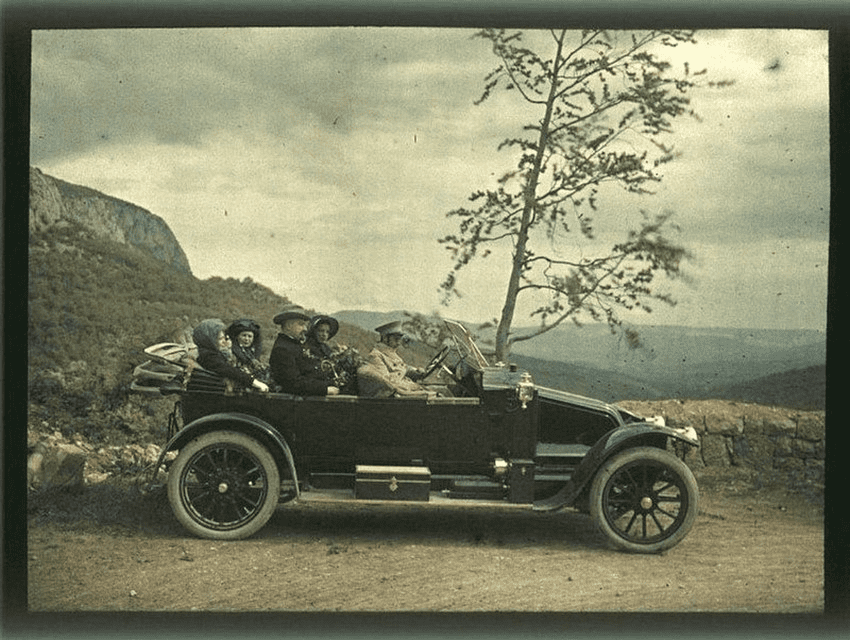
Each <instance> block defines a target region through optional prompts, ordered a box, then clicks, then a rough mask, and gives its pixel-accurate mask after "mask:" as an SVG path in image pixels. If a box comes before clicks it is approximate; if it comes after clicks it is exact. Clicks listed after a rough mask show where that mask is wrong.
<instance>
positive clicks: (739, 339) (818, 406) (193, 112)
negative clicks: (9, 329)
mask: <svg viewBox="0 0 850 640" xmlns="http://www.w3.org/2000/svg"><path fill="white" fill-rule="evenodd" d="M829 40H830V34H829V33H828V32H827V31H826V30H819V29H790V28H789V29H780V28H746V29H744V28H728V29H716V28H712V29H702V30H700V29H697V30H690V29H672V28H671V29H666V28H659V29H656V30H625V29H620V28H618V29H593V28H585V29H582V28H580V27H576V28H567V29H561V28H553V29H548V28H536V27H535V28H508V27H505V28H501V27H499V28H491V27H488V26H486V25H485V26H482V27H463V28H460V27H430V26H365V25H364V26H315V27H314V26H285V27H284V26H282V27H278V26H239V27H236V26H234V27H205V28H197V27H172V28H157V27H145V28H131V27H125V28H89V29H78V28H69V29H62V28H44V29H35V30H33V31H32V34H31V45H30V46H31V57H30V61H29V66H30V106H29V145H30V146H29V166H28V170H29V197H28V203H29V218H28V231H29V236H28V238H29V242H28V258H29V261H28V274H27V275H28V282H29V285H28V299H27V314H28V321H29V324H28V341H27V359H28V362H27V367H28V370H27V378H26V380H27V383H26V384H27V404H26V410H27V456H26V474H27V477H26V494H27V498H26V509H27V518H26V545H27V561H26V567H27V584H26V587H25V588H26V598H27V603H28V604H27V606H28V611H29V612H32V613H66V612H85V613H92V612H99V613H100V612H108V613H110V614H115V613H116V612H118V613H123V612H146V613H149V612H168V613H172V612H202V613H210V612H216V613H221V612H229V613H232V612H299V613H304V612H306V613H328V612H349V613H354V612H356V613H399V612H404V613H410V612H420V613H463V614H469V613H506V612H511V613H513V612H516V613H649V612H651V613H674V614H690V613H719V614H729V613H733V614H741V613H745V614H815V615H821V614H823V613H824V611H825V586H824V583H825V575H824V553H825V545H824V529H825V526H824V509H825V499H824V495H825V487H826V471H825V459H826V451H825V446H826V443H825V421H826V413H825V411H826V357H827V356H826V344H827V299H828V270H829V261H830V255H829V250H830V188H831V184H830V181H831V173H830V73H829V71H830V68H829V62H830V59H829V57H830V47H829Z"/></svg>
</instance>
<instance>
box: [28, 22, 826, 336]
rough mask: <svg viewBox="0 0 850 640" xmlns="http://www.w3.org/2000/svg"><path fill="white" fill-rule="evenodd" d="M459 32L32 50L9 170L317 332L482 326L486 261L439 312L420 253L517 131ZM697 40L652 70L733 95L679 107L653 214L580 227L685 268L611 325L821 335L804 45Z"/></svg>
mask: <svg viewBox="0 0 850 640" xmlns="http://www.w3.org/2000/svg"><path fill="white" fill-rule="evenodd" d="M472 33H473V31H471V30H462V29H426V28H387V27H374V28H367V27H340V28H328V27H323V28H255V29H249V28H226V29H224V28H223V29H145V30H132V29H128V30H63V31H53V30H46V31H36V32H34V33H33V39H32V93H31V149H30V154H31V157H30V163H31V164H32V165H33V166H36V167H38V168H40V169H41V170H42V171H43V172H45V173H47V174H49V175H52V176H55V177H57V178H61V179H63V180H67V181H69V182H74V183H78V184H83V185H86V186H88V187H91V188H94V189H97V190H99V191H102V192H104V193H106V194H109V195H111V196H115V197H118V198H121V199H123V200H127V201H130V202H132V203H134V204H137V205H139V206H141V207H144V208H146V209H148V210H150V211H151V212H152V213H154V214H156V215H158V216H160V217H161V218H163V219H164V220H165V221H166V222H167V223H168V225H169V226H170V227H171V229H172V231H173V232H174V233H175V235H176V236H177V239H178V241H179V242H180V244H181V245H182V246H183V249H184V250H185V251H186V254H187V256H188V258H189V262H190V265H191V267H192V270H193V272H194V274H195V275H196V276H198V277H200V278H207V277H210V276H214V275H218V276H224V277H238V278H243V277H250V278H252V279H253V280H255V281H258V282H260V283H262V284H265V285H267V286H269V287H270V288H272V289H273V290H275V291H277V292H278V293H280V294H284V295H287V296H289V297H290V298H291V299H292V300H294V301H296V302H298V303H301V304H303V305H305V306H308V307H311V308H315V309H317V310H321V311H325V312H334V311H337V310H341V309H368V310H377V311H389V310H397V309H407V310H411V311H419V312H423V313H428V312H431V311H434V310H439V311H440V312H441V313H442V315H444V316H447V317H455V318H460V319H463V320H469V321H480V320H486V319H490V318H493V317H495V316H497V315H498V314H499V311H500V309H501V305H502V302H503V296H504V288H505V284H506V279H507V271H508V265H507V262H506V256H507V254H506V253H499V252H497V253H496V254H495V255H494V256H493V257H491V258H489V259H488V260H487V261H484V262H481V263H479V264H478V265H476V266H475V267H474V268H471V269H470V270H469V271H468V272H462V275H461V279H460V282H459V287H460V289H461V290H462V291H463V292H464V294H465V295H464V296H463V298H461V299H460V300H455V301H454V302H452V304H451V305H450V306H449V307H441V306H440V299H441V296H440V292H439V291H438V287H439V284H440V282H441V281H442V279H443V277H444V276H445V274H446V273H447V272H448V270H449V269H450V268H451V260H450V256H449V255H448V252H447V251H446V250H445V249H444V248H443V247H442V246H441V245H439V244H438V242H437V239H438V238H439V237H441V236H443V235H445V234H446V233H450V232H452V231H453V230H454V226H453V224H454V223H453V222H452V220H450V219H447V218H446V215H445V214H446V213H447V212H448V211H450V210H451V209H454V208H457V207H460V206H464V205H465V204H467V198H468V196H469V194H470V193H471V192H473V191H474V190H477V189H480V188H486V187H490V186H492V185H493V181H494V179H495V177H497V176H499V175H500V174H501V173H503V172H505V171H506V170H508V169H510V168H511V165H512V162H511V158H510V157H508V156H507V155H506V154H505V153H498V152H497V151H496V146H497V145H498V143H499V142H500V141H501V140H502V139H503V138H505V137H507V136H511V135H515V134H517V133H518V132H519V128H520V127H521V126H522V125H523V124H525V122H526V121H527V120H528V117H527V115H526V114H527V112H524V111H523V110H522V109H521V108H520V105H518V104H517V103H516V102H513V101H512V99H511V96H510V95H509V94H505V95H504V96H501V95H500V96H499V97H497V98H496V99H494V100H489V101H487V102H485V103H483V104H482V105H480V106H475V105H474V104H473V101H474V100H476V99H477V98H478V97H479V96H480V93H481V89H482V87H483V78H484V76H485V75H486V74H487V73H488V72H489V71H490V70H491V69H492V68H493V67H494V66H495V58H494V57H493V55H492V53H491V52H490V49H489V48H488V46H487V44H486V43H485V42H484V41H482V40H479V39H474V38H471V37H470V36H471V35H472ZM540 36H541V34H539V33H537V34H530V36H529V37H540ZM697 38H698V40H699V43H698V44H697V45H694V46H688V47H680V48H678V49H677V50H676V51H675V55H674V56H668V57H669V58H670V59H671V61H673V62H674V63H675V64H676V65H681V64H682V63H683V62H684V61H688V62H689V63H690V65H691V68H692V69H698V68H702V67H706V68H708V70H709V74H710V76H711V78H714V79H734V80H735V81H736V84H735V85H734V86H732V87H731V88H727V89H723V90H708V89H706V90H700V91H697V92H694V93H693V94H692V106H693V107H694V109H695V110H696V111H697V112H698V113H699V114H700V116H701V118H702V119H701V122H696V121H694V120H686V119H679V120H677V122H676V124H675V136H674V137H673V138H672V139H671V141H672V142H673V143H674V144H675V146H676V148H677V149H678V150H679V151H681V156H680V157H679V159H678V160H677V161H676V162H674V163H671V164H668V165H665V168H664V180H663V182H662V183H661V185H659V186H658V187H657V189H656V193H655V195H652V196H645V197H642V198H640V199H635V198H633V197H632V198H628V197H626V196H624V195H622V194H620V193H616V192H611V193H609V192H606V194H605V197H604V198H603V199H602V200H601V201H600V211H599V213H598V214H597V215H596V218H595V221H596V223H597V227H598V229H599V231H600V238H602V239H606V240H614V239H616V238H617V237H619V236H618V235H617V234H619V233H622V224H623V220H624V219H626V220H627V219H629V218H630V217H632V216H634V215H636V212H637V211H638V210H639V209H645V210H647V211H648V212H650V213H659V212H662V211H665V210H672V211H673V212H674V213H675V220H676V222H677V223H678V224H679V226H680V227H681V228H682V233H681V235H680V236H679V237H678V240H679V241H680V242H682V243H683V244H685V245H686V246H687V247H688V248H689V249H690V250H691V251H692V252H693V254H694V255H695V257H696V259H695V260H694V261H693V262H691V263H688V264H687V270H688V273H689V275H690V276H691V281H690V283H689V284H687V285H684V284H681V283H677V284H675V285H670V287H669V290H670V291H671V292H672V293H673V294H674V296H675V297H676V298H677V299H678V300H679V304H678V305H677V306H676V307H675V308H667V307H663V306H657V307H656V309H655V312H654V313H653V314H652V315H649V316H646V315H638V316H629V317H627V319H631V320H633V321H636V322H643V323H652V324H684V325H692V326H732V327H764V328H807V329H818V330H825V328H826V296H827V262H828V240H829V98H828V51H827V33H826V32H825V31H802V30H799V31H797V30H758V31H703V32H699V33H698V35H697ZM544 41H545V39H544ZM565 242H566V244H565V245H564V246H562V247H559V248H560V249H562V250H564V251H572V252H586V251H591V250H593V247H589V246H585V245H582V244H581V242H580V241H579V240H578V239H569V238H568V239H566V240H565ZM515 324H523V320H522V319H521V318H519V317H518V318H517V320H516V321H515Z"/></svg>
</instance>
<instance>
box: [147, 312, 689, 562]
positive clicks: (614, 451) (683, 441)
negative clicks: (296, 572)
mask: <svg viewBox="0 0 850 640" xmlns="http://www.w3.org/2000/svg"><path fill="white" fill-rule="evenodd" d="M445 322H446V327H447V328H448V330H449V332H450V334H451V336H452V338H451V342H452V344H451V345H446V347H444V348H443V349H442V350H441V351H440V352H439V353H438V354H437V355H436V356H435V357H434V359H433V360H432V361H431V363H430V364H429V366H428V367H427V368H426V370H428V371H429V373H433V372H434V371H436V370H438V369H440V370H442V371H443V372H444V373H445V372H448V374H449V375H450V381H451V383H452V385H453V387H452V388H453V390H454V395H452V396H451V397H444V396H440V395H438V394H437V393H431V394H429V395H428V397H412V398H411V397H391V398H366V397H357V396H327V397H299V396H293V395H289V394H282V393H266V394H262V393H259V392H256V391H238V392H232V391H231V392H228V391H227V389H226V386H225V385H224V383H223V381H222V380H221V379H220V378H217V377H216V376H214V375H212V374H210V373H209V372H206V371H204V370H203V369H201V368H200V367H197V366H193V365H191V364H190V365H189V366H185V362H186V358H185V350H183V353H180V349H179V348H177V347H176V346H175V345H155V346H154V347H151V348H149V349H148V350H146V351H147V352H148V353H149V354H151V355H152V356H154V359H155V360H156V362H153V361H151V362H148V363H145V365H143V366H141V367H140V368H139V369H137V379H139V378H143V377H144V376H145V375H146V374H149V375H150V376H152V377H153V378H155V379H156V380H158V381H159V382H156V383H151V382H150V380H151V377H149V378H148V382H147V383H146V384H147V387H145V385H144V384H141V385H137V387H136V388H137V389H144V388H152V387H156V388H159V387H161V389H160V391H161V392H162V393H169V392H175V393H179V395H180V401H179V402H178V403H177V405H176V407H175V412H174V414H173V416H172V419H173V420H172V421H173V423H174V424H179V423H181V422H182V424H183V426H182V427H181V428H179V429H174V430H173V431H174V433H172V434H171V435H170V438H169V441H168V442H167V444H166V445H165V447H164V448H163V455H162V456H161V458H160V462H159V463H158V464H157V468H159V466H160V464H162V463H164V461H165V460H166V456H167V454H168V452H171V451H176V452H178V453H177V455H176V458H174V460H173V463H172V464H171V465H170V467H169V470H168V482H167V484H168V495H169V501H170V503H171V506H172V509H173V510H174V513H175V515H176V517H177V519H178V520H179V521H180V522H181V523H182V524H183V525H184V526H185V527H186V528H187V530H189V531H190V532H192V533H193V534H196V535H198V536H201V537H206V538H212V539H238V538H243V537H246V536H249V535H252V534H253V533H255V532H256V531H258V530H259V529H260V528H261V527H262V526H263V525H264V524H265V523H266V521H267V520H268V519H269V517H270V516H271V514H272V513H273V512H274V510H275V509H276V508H277V506H278V504H279V503H281V502H293V503H294V504H298V503H299V502H304V501H310V500H314V499H324V500H343V501H344V500H366V501H371V502H375V501H380V502H383V503H386V504H394V503H405V502H411V501H413V502H419V503H422V504H427V505H449V504H450V505H453V506H462V505H464V504H468V505H472V504H475V505H476V506H482V505H483V506H492V507H494V508H520V509H530V510H535V511H553V510H557V509H564V508H573V509H578V510H579V511H582V512H585V513H589V514H590V515H591V516H592V517H593V518H594V520H595V521H596V523H597V525H598V527H599V529H600V530H601V531H602V532H603V533H604V534H605V535H606V536H607V537H608V538H609V539H610V540H611V541H612V542H613V543H614V544H615V545H616V546H617V547H619V548H621V549H624V550H628V551H632V552H638V553H657V552H660V551H664V550H666V549H669V548H671V547H672V546H674V545H676V544H677V543H678V542H680V541H681V540H682V538H684V537H685V535H686V534H687V532H688V531H689V530H690V528H691V527H692V525H693V522H694V519H695V517H696V514H697V510H698V489H697V485H696V481H695V480H694V477H693V474H692V473H691V471H690V469H689V468H688V467H687V465H686V464H685V463H684V462H683V460H684V457H685V455H686V453H687V451H689V450H690V449H691V448H693V447H698V446H699V440H698V439H697V436H696V433H695V431H694V430H693V429H676V428H671V427H668V426H666V425H665V424H664V421H663V420H662V419H660V418H652V419H645V418H641V417H639V416H636V415H634V414H632V413H630V412H628V411H625V410H623V409H621V408H619V407H617V406H616V405H611V404H608V403H605V402H601V401H598V400H594V399H591V398H585V397H582V396H578V395H574V394H570V393H566V392H563V391H558V390H555V389H549V388H545V387H537V386H535V385H534V382H533V379H532V377H531V375H530V374H529V373H528V372H524V371H519V370H516V368H515V367H511V366H504V365H499V366H491V365H489V364H488V362H487V360H486V358H485V357H484V356H483V355H482V353H481V351H480V350H479V349H478V347H477V345H476V344H475V342H474V340H473V339H472V336H471V335H470V333H469V332H468V331H467V330H466V329H465V328H464V327H463V326H462V325H461V324H459V323H456V322H452V321H445ZM450 351H451V352H452V353H454V355H455V358H454V362H453V364H452V366H450V367H447V366H445V364H444V362H443V361H444V360H446V358H447V356H448V355H449V353H450ZM175 354H179V356H175ZM181 360H182V362H179V361H181ZM175 374H177V375H175ZM181 377H182V384H175V382H176V381H177V380H179V379H180V378H181ZM172 379H174V380H172ZM426 387H427V384H426ZM434 388H437V387H436V386H435V387H434ZM171 455H172V456H173V455H174V454H171Z"/></svg>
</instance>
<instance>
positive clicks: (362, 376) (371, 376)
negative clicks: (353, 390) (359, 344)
mask: <svg viewBox="0 0 850 640" xmlns="http://www.w3.org/2000/svg"><path fill="white" fill-rule="evenodd" d="M375 331H377V332H378V334H379V335H380V336H381V339H380V342H378V344H376V345H375V347H374V348H373V349H372V351H371V352H370V353H369V355H368V357H367V358H366V364H364V365H363V366H361V367H360V368H359V369H358V370H357V378H358V380H359V385H360V395H361V396H367V397H371V398H389V397H392V396H394V395H399V396H427V395H428V394H429V393H433V392H429V391H428V390H427V389H426V388H425V387H423V386H422V385H420V384H418V382H417V381H418V380H421V379H422V378H424V377H425V372H424V371H423V370H422V369H420V368H417V367H411V366H410V365H408V364H407V363H406V362H405V361H404V359H403V358H402V357H401V356H400V355H399V354H398V352H397V351H396V350H397V349H398V347H399V345H400V344H401V343H402V340H403V339H404V331H402V328H401V322H400V321H395V322H390V323H387V324H384V325H381V326H380V327H378V328H376V329H375Z"/></svg>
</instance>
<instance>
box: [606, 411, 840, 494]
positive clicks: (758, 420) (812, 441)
mask: <svg viewBox="0 0 850 640" xmlns="http://www.w3.org/2000/svg"><path fill="white" fill-rule="evenodd" d="M618 404H619V405H620V406H621V407H623V408H624V409H627V410H629V411H633V412H635V413H638V414H640V415H644V416H651V415H661V416H664V418H665V420H666V421H667V424H668V425H669V426H672V427H688V426H690V427H693V428H694V429H696V431H697V434H698V435H699V437H700V442H701V446H700V449H699V451H696V452H692V453H691V454H690V455H689V456H688V460H687V462H688V465H689V466H690V467H691V469H692V470H693V471H694V472H699V471H701V470H703V469H706V468H719V469H722V468H724V467H727V468H729V467H742V468H749V469H752V470H754V471H758V472H763V473H767V474H769V475H772V476H774V477H776V478H781V479H786V480H787V481H789V483H790V484H792V485H800V484H806V485H809V486H811V487H812V488H814V489H818V490H823V487H824V478H825V470H824V459H825V447H826V420H825V414H824V412H823V411H796V410H794V409H783V408H777V407H766V406H761V405H755V404H744V403H738V402H731V401H726V400H693V401H684V400H664V401H624V402H619V403H618Z"/></svg>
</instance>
